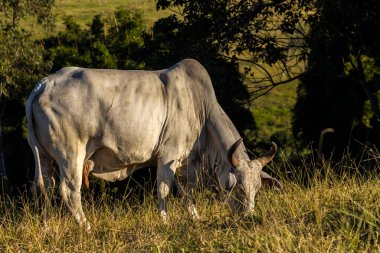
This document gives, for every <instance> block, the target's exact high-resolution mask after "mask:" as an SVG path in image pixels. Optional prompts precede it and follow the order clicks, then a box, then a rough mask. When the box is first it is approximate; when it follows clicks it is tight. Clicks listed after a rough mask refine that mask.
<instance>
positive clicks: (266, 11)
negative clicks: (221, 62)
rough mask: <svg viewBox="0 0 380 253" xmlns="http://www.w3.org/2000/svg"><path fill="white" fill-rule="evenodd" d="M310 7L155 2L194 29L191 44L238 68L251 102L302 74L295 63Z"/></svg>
mask: <svg viewBox="0 0 380 253" xmlns="http://www.w3.org/2000/svg"><path fill="white" fill-rule="evenodd" d="M313 2H314V1H303V0H267V1H257V0H242V1H233V0H227V1H205V0H191V1H190V0H182V1H178V0H158V1H157V8H158V9H171V10H173V11H174V12H176V13H177V16H180V20H181V21H179V22H181V23H182V24H183V26H186V27H193V28H194V29H193V31H194V32H195V33H196V36H198V37H196V36H195V37H194V38H202V40H201V41H202V42H206V43H207V44H209V45H212V46H213V47H214V48H215V50H216V51H217V52H218V54H219V55H220V56H221V57H224V58H226V59H230V60H231V61H238V62H240V65H241V66H244V71H243V72H244V74H245V83H246V85H248V89H249V91H250V93H251V95H252V96H253V98H255V97H257V96H260V95H262V94H264V93H266V92H268V91H269V90H270V89H272V88H273V87H275V86H276V85H279V84H282V83H287V82H289V81H292V80H295V79H296V78H298V77H299V76H300V75H301V74H302V73H301V72H300V71H299V69H298V64H297V63H298V62H299V61H303V60H305V57H306V53H307V50H306V48H304V47H302V46H301V45H302V44H303V41H304V40H305V35H306V34H305V31H304V26H303V24H304V23H305V22H306V21H307V19H308V18H309V13H310V11H312V9H313Z"/></svg>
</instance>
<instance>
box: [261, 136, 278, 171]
mask: <svg viewBox="0 0 380 253" xmlns="http://www.w3.org/2000/svg"><path fill="white" fill-rule="evenodd" d="M276 152H277V144H276V143H274V142H273V141H272V147H271V148H270V150H269V151H268V152H267V153H265V154H264V155H263V156H262V157H260V158H257V160H258V161H259V162H260V163H261V165H262V166H263V167H264V166H265V165H267V163H269V162H270V161H271V160H272V159H273V157H274V156H275V154H276Z"/></svg>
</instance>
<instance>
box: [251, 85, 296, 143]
mask: <svg viewBox="0 0 380 253" xmlns="http://www.w3.org/2000/svg"><path fill="white" fill-rule="evenodd" d="M297 84H298V83H297V82H291V83H288V84H282V85H280V86H278V87H276V88H274V89H273V90H272V91H270V92H269V93H268V94H266V95H265V96H262V97H259V98H258V99H256V100H254V101H253V103H252V107H251V110H252V114H253V117H254V119H255V121H256V125H257V126H258V131H259V132H258V133H257V134H258V135H259V136H260V138H261V139H263V140H269V138H270V137H271V135H272V134H273V133H275V132H278V131H284V132H285V133H287V134H289V135H291V128H292V110H293V107H294V105H295V103H296V100H297V93H296V90H297Z"/></svg>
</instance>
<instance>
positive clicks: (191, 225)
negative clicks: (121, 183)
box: [0, 161, 380, 252]
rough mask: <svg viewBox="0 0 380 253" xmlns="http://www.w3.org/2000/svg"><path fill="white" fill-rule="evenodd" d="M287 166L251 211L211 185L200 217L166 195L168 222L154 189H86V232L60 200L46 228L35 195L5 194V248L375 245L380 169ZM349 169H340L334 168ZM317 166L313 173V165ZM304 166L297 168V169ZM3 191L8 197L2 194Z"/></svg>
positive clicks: (368, 248) (1, 222)
mask: <svg viewBox="0 0 380 253" xmlns="http://www.w3.org/2000/svg"><path fill="white" fill-rule="evenodd" d="M286 163H287V161H282V162H279V163H277V164H274V165H273V166H272V171H283V170H284V168H286V169H287V170H288V171H287V173H288V174H283V175H289V174H290V176H286V177H285V176H284V177H282V178H280V179H281V181H282V183H283V184H284V190H283V191H280V190H277V189H270V188H266V187H264V188H263V189H261V191H260V193H259V194H258V196H257V201H256V203H257V204H256V212H255V214H254V215H252V216H251V217H246V218H241V217H239V216H233V215H231V213H230V211H229V209H228V207H227V205H226V203H225V202H224V201H223V198H220V197H218V196H216V195H214V194H211V193H210V192H208V191H203V192H200V193H198V194H197V195H196V203H197V207H198V211H199V213H200V214H201V220H200V221H193V220H192V219H191V218H190V217H189V215H188V214H187V212H186V209H185V207H184V205H183V203H182V200H181V199H180V198H177V197H173V196H171V197H170V199H169V201H168V210H169V222H168V223H167V224H163V223H162V222H161V220H160V219H159V217H158V214H157V209H156V200H155V197H154V196H153V193H151V192H147V193H145V195H144V200H143V201H141V200H137V199H136V198H135V197H134V196H130V197H129V198H128V199H123V198H110V197H105V196H104V197H97V198H95V199H94V198H93V196H92V195H91V194H89V193H87V194H83V204H84V210H85V213H86V215H87V217H88V219H89V220H90V221H91V223H92V230H91V233H89V234H88V233H86V232H85V231H83V230H82V229H80V228H79V227H78V226H77V224H76V223H75V221H74V219H73V218H72V216H71V215H70V214H69V213H68V211H67V209H66V208H65V207H64V206H63V205H61V204H56V206H55V207H54V211H53V212H52V218H51V219H50V222H49V228H48V229H47V228H45V227H44V226H43V224H42V217H41V215H40V213H39V212H38V208H37V204H36V202H35V201H33V200H31V199H30V198H27V197H25V196H24V197H20V198H9V197H6V195H3V196H2V199H1V202H0V212H1V213H0V215H1V217H0V251H2V252H19V251H28V252H52V251H53V252H54V251H60V252H61V251H64V252H89V251H90V252H95V251H96V252H181V251H184V252H194V251H204V252H238V251H239V252H241V251H245V252H258V251H259V252H329V251H330V252H352V251H353V252H357V251H360V252H378V251H379V250H380V247H379V228H380V220H379V219H380V203H379V201H378V200H379V197H380V179H379V176H378V175H376V174H373V175H372V176H368V175H369V174H368V175H367V176H361V175H360V174H358V173H352V171H356V169H357V168H356V167H355V166H356V165H352V166H353V167H352V168H347V163H343V162H342V164H341V165H334V166H333V165H332V164H331V163H329V162H328V161H322V163H321V164H323V166H322V167H320V166H317V165H315V164H314V165H313V164H309V165H307V164H306V163H305V164H304V165H302V166H300V167H299V168H298V167H296V166H292V165H290V164H286ZM332 167H334V169H335V170H337V169H342V168H343V167H344V169H345V170H346V171H351V172H350V173H349V174H347V173H345V172H340V173H335V172H333V170H332V169H331V168H332ZM311 171H314V172H315V173H313V174H312V173H309V172H311ZM297 172H299V174H296V173H297ZM4 198H5V199H4Z"/></svg>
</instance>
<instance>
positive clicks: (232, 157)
mask: <svg viewBox="0 0 380 253" xmlns="http://www.w3.org/2000/svg"><path fill="white" fill-rule="evenodd" d="M242 141H243V138H240V139H239V140H238V141H236V142H235V143H234V144H233V145H232V146H231V147H230V149H229V150H228V153H227V157H228V161H230V163H231V164H232V166H234V167H237V166H239V164H240V162H239V159H238V158H237V157H236V155H235V151H236V149H237V148H238V147H239V145H240V143H241V142H242Z"/></svg>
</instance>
